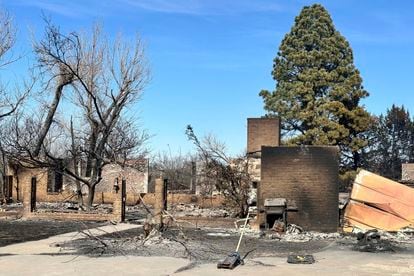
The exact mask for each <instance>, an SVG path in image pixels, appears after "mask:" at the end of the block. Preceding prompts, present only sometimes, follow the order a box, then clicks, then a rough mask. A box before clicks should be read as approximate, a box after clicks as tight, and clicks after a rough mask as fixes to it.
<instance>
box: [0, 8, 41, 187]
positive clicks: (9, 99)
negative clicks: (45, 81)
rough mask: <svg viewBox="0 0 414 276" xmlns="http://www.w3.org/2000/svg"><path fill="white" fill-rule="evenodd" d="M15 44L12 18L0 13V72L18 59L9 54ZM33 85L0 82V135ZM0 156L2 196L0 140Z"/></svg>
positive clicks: (2, 151)
mask: <svg viewBox="0 0 414 276" xmlns="http://www.w3.org/2000/svg"><path fill="white" fill-rule="evenodd" d="M15 42H16V28H15V26H14V22H13V20H12V17H11V16H10V14H9V13H8V12H6V11H0V72H1V71H3V70H6V69H7V68H8V65H10V64H11V63H13V62H15V61H16V60H17V59H18V58H16V57H14V56H13V54H12V53H11V51H12V48H13V46H14V44H15ZM34 83H35V81H34V79H31V80H30V81H29V82H26V81H23V85H16V86H14V87H12V88H11V87H10V85H5V84H4V83H3V82H2V80H0V132H1V134H0V135H2V134H3V132H4V129H5V126H4V125H5V123H6V120H7V119H8V118H9V117H10V116H12V115H13V114H14V113H16V111H17V109H18V108H19V107H20V106H21V105H22V103H23V102H24V100H25V99H26V97H27V96H28V94H29V92H30V91H31V90H32V88H33V85H34ZM0 155H1V161H0V163H1V169H0V174H1V177H0V194H2V193H3V190H4V186H3V185H4V179H5V178H4V176H5V174H6V173H7V172H6V168H7V166H6V164H7V156H6V152H5V149H4V146H3V141H2V140H0Z"/></svg>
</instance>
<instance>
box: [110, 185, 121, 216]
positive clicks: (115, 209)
mask: <svg viewBox="0 0 414 276" xmlns="http://www.w3.org/2000/svg"><path fill="white" fill-rule="evenodd" d="M121 185H122V181H120V179H119V178H116V179H115V183H114V188H113V190H112V193H113V198H114V201H113V203H112V216H113V220H114V221H117V222H121V221H122V186H121Z"/></svg>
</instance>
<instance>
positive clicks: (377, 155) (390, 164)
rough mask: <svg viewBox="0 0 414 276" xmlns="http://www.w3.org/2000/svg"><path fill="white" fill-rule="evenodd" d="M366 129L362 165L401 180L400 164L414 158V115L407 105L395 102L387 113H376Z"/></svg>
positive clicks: (412, 160) (411, 160)
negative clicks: (365, 144) (413, 116)
mask: <svg viewBox="0 0 414 276" xmlns="http://www.w3.org/2000/svg"><path fill="white" fill-rule="evenodd" d="M372 118H373V120H372V121H373V123H372V126H371V128H370V129H369V130H367V133H366V137H367V141H368V145H367V146H366V148H365V149H364V153H363V158H362V167H363V168H366V169H368V170H370V171H373V172H376V173H379V174H381V175H382V176H385V177H388V178H391V179H394V180H399V179H400V178H401V164H402V163H410V162H414V119H413V118H412V117H410V113H409V111H408V110H407V109H405V107H404V106H401V107H399V106H396V105H392V106H391V108H390V109H388V110H387V112H386V113H385V114H381V115H380V116H373V117H372Z"/></svg>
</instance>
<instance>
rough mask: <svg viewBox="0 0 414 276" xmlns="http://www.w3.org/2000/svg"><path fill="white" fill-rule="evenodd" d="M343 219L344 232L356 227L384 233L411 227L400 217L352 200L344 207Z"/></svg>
mask: <svg viewBox="0 0 414 276" xmlns="http://www.w3.org/2000/svg"><path fill="white" fill-rule="evenodd" d="M344 219H345V223H344V224H345V225H344V229H345V230H349V229H350V228H353V227H356V228H359V229H362V230H369V229H373V228H376V229H382V230H385V231H398V230H400V229H402V228H405V227H412V226H413V225H412V223H411V222H410V221H407V220H405V219H403V218H401V217H398V216H396V215H393V214H391V213H387V212H385V211H381V210H379V209H376V208H374V207H370V206H368V205H366V204H363V203H360V202H356V201H353V200H351V201H350V202H349V203H348V205H347V207H346V210H345V214H344Z"/></svg>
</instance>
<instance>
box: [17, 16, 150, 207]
mask: <svg viewBox="0 0 414 276" xmlns="http://www.w3.org/2000/svg"><path fill="white" fill-rule="evenodd" d="M34 51H35V53H36V54H37V59H38V66H37V69H38V70H39V71H40V72H41V73H42V74H43V75H47V76H48V79H46V80H45V81H44V90H45V91H50V92H52V95H51V102H50V104H49V105H48V106H47V107H46V108H44V113H45V115H44V116H43V117H42V118H41V119H40V120H39V121H37V122H32V123H31V124H32V125H36V128H37V130H36V131H35V132H34V134H33V133H27V131H24V130H23V129H22V127H27V126H28V125H30V124H28V123H27V122H25V123H24V124H21V123H20V124H19V123H17V124H16V125H17V126H16V127H14V128H15V131H14V132H15V135H14V136H15V137H14V142H13V141H11V142H12V143H13V144H14V145H13V147H12V148H13V150H14V153H17V155H14V156H15V157H16V158H15V159H16V160H17V161H18V162H21V163H24V164H25V165H28V164H29V165H30V166H47V167H54V168H57V164H58V163H59V162H60V161H61V160H62V154H63V155H65V154H66V157H70V158H72V159H75V160H78V161H76V162H80V161H82V160H84V161H85V163H86V168H85V172H84V173H79V171H78V169H77V167H78V166H76V163H73V165H65V166H64V167H63V168H62V170H63V173H65V174H66V175H68V176H70V177H72V178H73V179H75V180H76V182H78V183H80V184H81V185H83V186H86V187H87V188H88V197H87V200H86V202H85V204H86V205H87V206H88V207H90V206H91V205H92V203H93V199H94V194H95V187H96V185H97V184H98V183H99V182H100V181H101V178H102V177H101V172H102V168H103V166H104V165H106V164H108V163H110V162H123V161H125V160H126V159H127V158H128V157H129V156H131V154H135V155H137V154H138V152H141V151H140V147H141V146H142V145H143V143H144V142H145V141H146V140H147V139H148V135H147V134H146V133H144V132H137V131H138V130H137V129H136V128H134V121H132V120H131V117H127V116H126V112H127V109H128V108H129V107H130V106H132V105H134V104H135V103H136V102H137V101H138V100H139V99H140V96H141V94H142V92H143V89H144V87H145V85H146V84H147V81H148V79H149V72H148V66H147V63H146V60H145V58H144V52H143V46H142V43H141V41H140V40H139V39H138V38H137V39H136V40H135V41H134V42H133V43H127V42H125V41H124V40H123V39H122V37H120V36H119V37H118V38H117V39H116V40H115V41H113V42H111V41H110V40H109V39H108V38H107V37H105V36H104V35H103V34H102V32H101V28H100V27H97V26H96V27H94V28H93V30H92V32H90V35H89V34H88V33H77V32H72V33H69V34H63V33H62V32H61V31H60V29H59V28H58V27H56V26H54V25H53V24H51V23H50V21H46V28H45V35H44V38H43V39H42V40H40V41H37V42H35V43H34ZM62 101H66V103H65V111H64V114H62V115H61V116H58V115H59V114H58V113H59V108H60V109H62V108H63V107H61V106H62ZM61 112H62V111H61ZM69 114H72V117H73V118H74V119H76V121H75V122H76V123H75V122H72V123H69V122H68V115H69ZM29 121H30V120H29ZM54 127H55V128H56V127H57V128H58V129H59V128H60V129H61V133H60V134H59V135H63V136H64V138H62V139H56V133H57V132H59V131H58V130H57V129H55V130H53V128H54ZM62 129H64V131H62ZM27 137H30V138H31V142H29V141H27V139H26V138H27ZM53 137H54V139H52V138H53ZM53 140H58V141H59V143H58V144H57V145H58V146H56V142H53ZM24 141H25V142H24ZM18 149H20V150H18ZM62 150H63V152H62ZM64 157H65V156H64ZM81 185H78V188H79V187H80V186H81ZM78 193H80V191H79V190H78Z"/></svg>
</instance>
